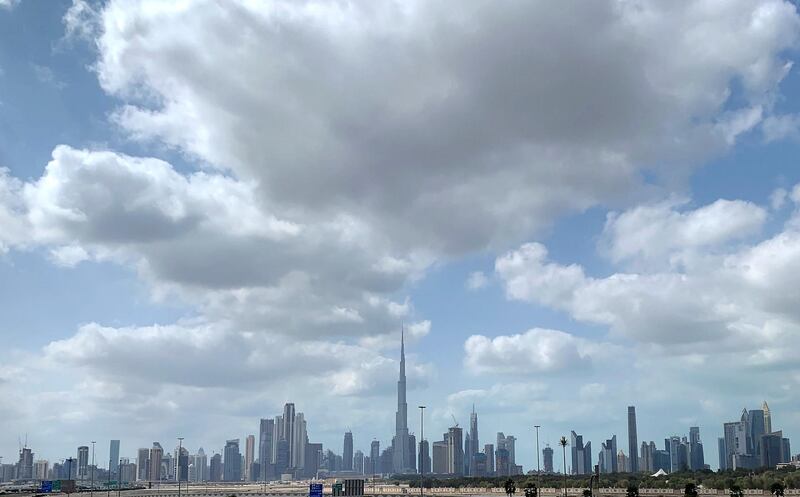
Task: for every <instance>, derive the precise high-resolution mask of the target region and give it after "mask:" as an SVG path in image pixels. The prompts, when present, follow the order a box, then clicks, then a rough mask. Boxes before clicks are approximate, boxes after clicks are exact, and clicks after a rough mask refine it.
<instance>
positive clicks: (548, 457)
mask: <svg viewBox="0 0 800 497" xmlns="http://www.w3.org/2000/svg"><path fill="white" fill-rule="evenodd" d="M542 456H544V472H545V473H552V472H553V449H551V448H550V446H549V445H547V446H545V448H544V450H542Z"/></svg>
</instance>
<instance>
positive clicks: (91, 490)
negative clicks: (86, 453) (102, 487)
mask: <svg viewBox="0 0 800 497" xmlns="http://www.w3.org/2000/svg"><path fill="white" fill-rule="evenodd" d="M94 444H95V442H94V440H92V477H91V485H92V486H91V488H90V489H89V495H91V496H94Z"/></svg>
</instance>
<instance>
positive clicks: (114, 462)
mask: <svg viewBox="0 0 800 497" xmlns="http://www.w3.org/2000/svg"><path fill="white" fill-rule="evenodd" d="M108 470H109V471H110V472H111V474H112V475H115V476H116V475H119V440H112V441H111V442H110V443H109V447H108Z"/></svg>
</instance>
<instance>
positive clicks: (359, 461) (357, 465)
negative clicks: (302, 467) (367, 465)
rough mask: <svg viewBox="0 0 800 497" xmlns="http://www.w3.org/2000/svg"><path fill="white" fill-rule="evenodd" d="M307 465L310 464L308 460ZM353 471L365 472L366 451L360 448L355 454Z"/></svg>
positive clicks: (357, 472)
mask: <svg viewBox="0 0 800 497" xmlns="http://www.w3.org/2000/svg"><path fill="white" fill-rule="evenodd" d="M306 465H308V461H306ZM353 472H355V473H356V474H358V475H363V474H364V453H363V452H361V451H360V450H357V451H356V453H355V454H354V455H353Z"/></svg>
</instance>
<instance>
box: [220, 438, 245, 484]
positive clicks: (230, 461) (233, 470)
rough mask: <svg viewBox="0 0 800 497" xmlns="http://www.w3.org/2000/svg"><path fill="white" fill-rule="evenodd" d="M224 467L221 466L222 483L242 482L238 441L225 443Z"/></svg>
mask: <svg viewBox="0 0 800 497" xmlns="http://www.w3.org/2000/svg"><path fill="white" fill-rule="evenodd" d="M224 462H225V465H224V466H223V473H222V475H223V476H222V479H223V481H241V480H242V454H241V452H240V451H239V439H238V438H237V439H233V440H228V441H227V442H225V461H224Z"/></svg>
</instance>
